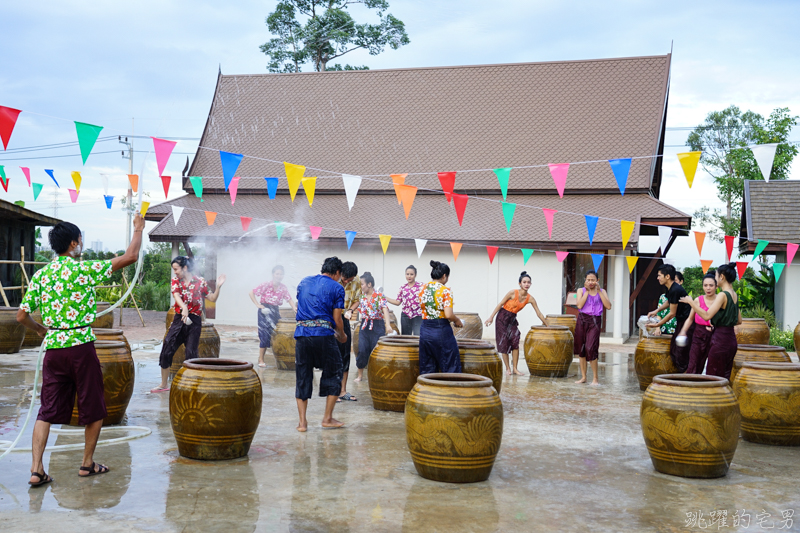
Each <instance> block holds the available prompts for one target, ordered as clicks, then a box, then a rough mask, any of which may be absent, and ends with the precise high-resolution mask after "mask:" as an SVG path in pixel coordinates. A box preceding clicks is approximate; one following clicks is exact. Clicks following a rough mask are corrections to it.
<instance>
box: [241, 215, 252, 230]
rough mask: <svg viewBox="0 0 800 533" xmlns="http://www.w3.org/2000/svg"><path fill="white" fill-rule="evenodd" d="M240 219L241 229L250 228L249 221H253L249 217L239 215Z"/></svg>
mask: <svg viewBox="0 0 800 533" xmlns="http://www.w3.org/2000/svg"><path fill="white" fill-rule="evenodd" d="M239 218H240V219H241V220H242V231H247V230H248V229H250V223H251V222H252V221H253V219H252V218H251V217H239Z"/></svg>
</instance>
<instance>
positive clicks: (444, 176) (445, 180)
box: [439, 172, 456, 202]
mask: <svg viewBox="0 0 800 533" xmlns="http://www.w3.org/2000/svg"><path fill="white" fill-rule="evenodd" d="M439 183H441V184H442V190H443V191H444V197H445V198H447V201H448V202H450V195H451V194H453V188H454V187H455V186H456V173H455V172H439Z"/></svg>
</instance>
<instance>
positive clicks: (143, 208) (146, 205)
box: [139, 202, 150, 217]
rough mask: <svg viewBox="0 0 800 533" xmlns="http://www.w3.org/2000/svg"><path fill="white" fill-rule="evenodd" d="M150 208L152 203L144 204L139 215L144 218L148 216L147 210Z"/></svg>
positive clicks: (140, 207)
mask: <svg viewBox="0 0 800 533" xmlns="http://www.w3.org/2000/svg"><path fill="white" fill-rule="evenodd" d="M149 207H150V202H142V203H141V205H140V206H139V213H141V215H142V216H143V217H144V216H145V215H146V214H147V209H148V208H149Z"/></svg>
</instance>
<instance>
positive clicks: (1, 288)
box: [0, 281, 11, 307]
mask: <svg viewBox="0 0 800 533" xmlns="http://www.w3.org/2000/svg"><path fill="white" fill-rule="evenodd" d="M0 296H2V297H3V303H4V304H5V306H6V307H11V305H9V303H8V298H6V291H4V290H3V282H2V281H0Z"/></svg>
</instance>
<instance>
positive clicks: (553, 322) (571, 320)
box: [545, 315, 578, 337]
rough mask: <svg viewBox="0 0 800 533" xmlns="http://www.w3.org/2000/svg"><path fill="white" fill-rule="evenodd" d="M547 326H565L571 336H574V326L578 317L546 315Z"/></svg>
mask: <svg viewBox="0 0 800 533" xmlns="http://www.w3.org/2000/svg"><path fill="white" fill-rule="evenodd" d="M545 318H546V319H547V325H548V326H567V327H568V328H569V331H570V333H572V336H573V337H574V336H575V326H577V325H578V317H576V316H575V315H546V316H545Z"/></svg>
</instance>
